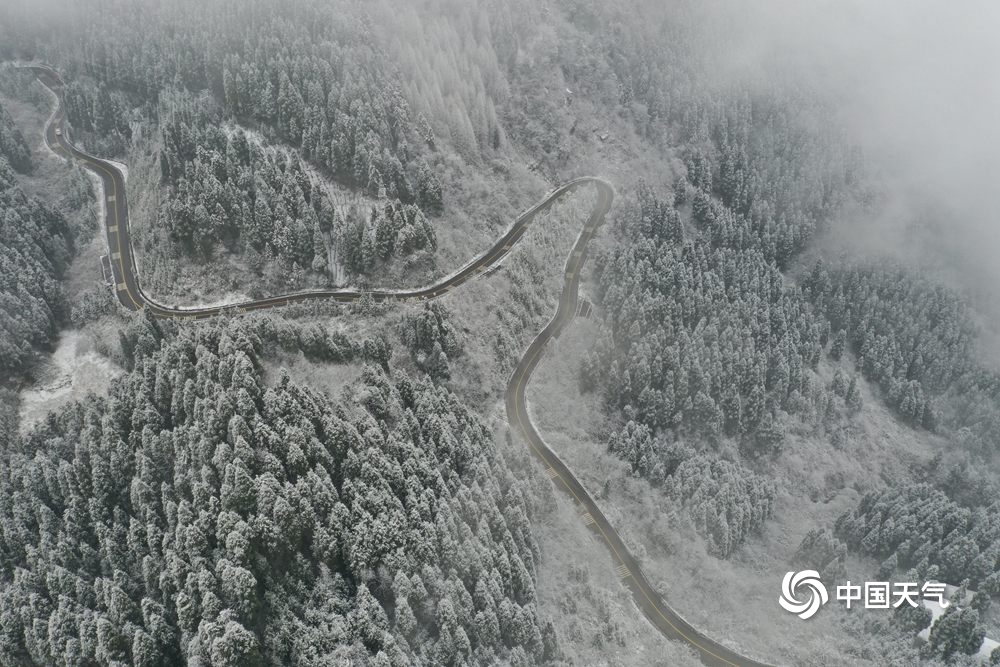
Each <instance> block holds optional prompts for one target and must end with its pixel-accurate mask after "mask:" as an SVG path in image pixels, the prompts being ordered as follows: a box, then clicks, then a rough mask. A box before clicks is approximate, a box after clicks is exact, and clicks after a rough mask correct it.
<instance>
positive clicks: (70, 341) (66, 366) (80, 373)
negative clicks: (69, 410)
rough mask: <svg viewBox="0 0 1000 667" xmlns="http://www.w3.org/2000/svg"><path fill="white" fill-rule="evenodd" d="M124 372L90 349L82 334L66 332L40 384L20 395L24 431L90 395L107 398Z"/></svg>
mask: <svg viewBox="0 0 1000 667" xmlns="http://www.w3.org/2000/svg"><path fill="white" fill-rule="evenodd" d="M120 372H121V371H120V370H119V369H118V368H117V367H116V366H115V365H114V364H112V363H111V362H110V361H108V360H107V359H106V358H105V357H102V356H100V355H99V354H97V353H96V352H94V351H93V350H92V349H91V346H90V340H89V339H88V338H87V337H86V336H82V335H81V334H80V332H79V331H72V330H71V331H65V332H63V334H62V335H61V336H60V337H59V342H58V343H57V345H56V350H55V352H53V353H52V356H51V357H50V359H49V360H48V361H47V362H46V364H45V367H44V368H43V369H42V370H41V372H40V373H39V380H38V381H37V382H36V383H35V384H34V385H33V386H31V387H28V388H27V389H25V390H24V391H22V392H21V415H20V416H21V431H22V432H24V431H27V430H28V429H29V428H31V426H33V425H34V424H36V423H38V422H39V421H41V420H42V419H44V417H45V415H47V414H48V413H49V412H53V411H58V410H59V409H60V408H62V407H64V406H65V405H66V404H68V403H69V402H71V401H73V400H76V399H79V398H82V397H83V396H85V395H87V394H88V393H94V394H98V395H105V394H107V392H108V387H109V386H110V384H111V380H112V379H113V378H114V377H116V376H117V375H118V374H119V373H120Z"/></svg>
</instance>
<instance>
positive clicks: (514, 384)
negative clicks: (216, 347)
mask: <svg viewBox="0 0 1000 667" xmlns="http://www.w3.org/2000/svg"><path fill="white" fill-rule="evenodd" d="M29 68H30V69H31V70H32V71H33V72H34V73H35V74H36V76H37V77H38V78H39V80H40V81H41V82H42V83H43V84H44V85H45V86H46V87H48V88H49V89H50V90H51V91H52V92H53V93H55V95H56V98H57V99H58V105H57V107H56V110H55V112H54V113H53V115H52V118H51V119H50V121H49V123H48V124H47V125H46V127H45V141H46V143H47V144H48V145H49V147H50V148H51V149H52V150H53V151H55V152H57V153H59V154H61V155H63V156H66V157H67V158H71V159H76V160H79V161H80V162H82V163H83V164H84V165H85V166H86V167H87V168H88V169H90V170H91V171H93V172H94V173H95V174H97V175H98V176H99V177H100V178H101V181H102V182H103V185H104V190H103V192H104V197H105V202H106V215H105V233H106V234H107V241H108V248H109V250H110V253H111V254H110V259H111V266H112V273H113V275H114V286H113V289H114V290H115V293H116V294H117V297H118V301H119V302H120V303H121V305H122V306H123V307H124V308H127V309H128V310H133V311H137V310H142V309H148V310H149V311H150V312H151V313H152V314H153V315H155V316H156V317H164V318H182V319H200V318H207V317H212V316H214V315H218V314H220V313H223V312H231V313H242V312H247V311H251V310H262V309H265V308H273V307H277V306H284V305H289V304H293V303H302V302H305V301H310V300H316V299H325V300H330V301H334V302H338V303H352V302H355V301H358V300H359V299H361V298H362V297H363V296H368V297H370V298H372V299H373V300H374V301H375V302H405V301H412V300H429V299H436V298H439V297H441V296H443V295H444V294H446V293H448V292H449V291H451V290H452V289H454V288H456V287H458V286H460V285H462V284H463V283H464V282H466V281H467V280H470V279H472V278H474V277H476V276H477V275H479V274H481V273H484V272H486V271H487V270H489V269H490V268H491V267H493V266H495V265H496V264H497V263H498V262H499V261H500V260H502V259H503V258H504V257H505V256H506V255H507V254H508V253H509V252H510V250H511V248H512V247H513V245H514V244H515V243H516V242H517V241H518V240H519V239H520V238H521V236H522V235H523V234H524V232H525V230H526V229H527V227H528V225H530V224H531V223H532V221H533V220H534V218H535V216H536V215H538V214H539V213H541V212H543V211H545V210H546V209H547V208H549V207H550V206H551V205H552V204H553V202H555V201H556V200H558V199H559V198H561V197H562V196H563V195H565V194H567V193H568V192H570V191H572V190H575V189H576V188H579V187H582V186H585V185H593V186H595V187H596V188H597V192H598V199H597V203H596V205H595V206H594V209H593V211H592V212H591V214H590V217H589V218H588V220H587V223H586V225H585V226H584V228H583V230H582V232H581V233H580V236H579V237H578V238H577V241H576V243H575V245H574V246H573V250H572V252H571V253H570V256H569V258H568V259H567V261H566V267H565V273H564V284H563V289H562V293H561V294H560V296H559V307H558V309H557V311H556V313H555V315H554V316H553V317H552V319H551V320H550V321H549V323H548V324H547V325H546V326H545V328H544V329H542V331H541V332H540V333H539V334H538V335H537V336H536V337H535V339H534V340H533V341H531V344H530V345H529V346H528V349H527V351H526V352H525V354H524V356H523V357H522V358H521V360H520V361H519V362H518V364H517V367H516V368H515V369H514V372H513V374H512V375H511V378H510V381H509V383H508V385H507V390H506V395H505V400H506V407H507V417H508V420H509V421H510V423H511V424H512V425H513V426H514V427H515V428H516V429H517V430H518V431H520V433H521V434H522V436H523V437H524V439H525V440H526V441H527V443H528V446H529V448H530V449H531V451H532V453H533V454H534V455H535V456H536V457H538V458H539V459H540V460H541V462H542V464H543V465H544V466H545V471H546V474H547V475H548V476H549V477H550V478H551V479H552V481H553V482H554V483H555V484H556V485H557V486H558V485H562V486H563V487H564V488H565V489H566V491H567V492H568V493H569V494H570V496H572V498H573V499H574V501H575V502H576V503H577V505H578V508H579V510H580V515H581V517H582V520H583V521H584V523H585V524H586V525H587V526H589V527H590V529H591V530H592V531H594V532H595V533H596V534H597V535H598V536H599V537H600V538H601V539H603V540H604V542H605V543H606V544H607V546H608V549H609V550H610V552H611V555H612V557H613V559H614V564H615V566H616V568H617V572H618V575H619V577H620V578H621V579H622V581H623V582H624V583H625V584H626V585H627V586H628V587H629V589H630V590H631V591H632V596H633V598H634V599H635V602H636V604H637V605H638V606H639V608H640V609H641V610H642V611H643V613H644V614H645V615H646V617H647V618H648V619H649V621H650V622H651V623H652V624H653V625H654V626H655V627H656V628H657V629H658V630H659V631H660V632H661V633H663V634H664V635H665V636H666V637H668V638H670V639H672V640H677V641H681V642H684V643H686V644H687V645H689V646H690V647H691V648H693V649H694V651H695V652H696V653H697V654H698V656H699V657H700V658H701V661H702V663H704V664H705V665H708V666H709V667H767V665H766V664H765V663H761V662H757V661H756V660H753V659H750V658H747V657H744V656H742V655H740V654H739V653H736V652H735V651H733V650H732V649H729V648H727V647H725V646H723V645H722V644H720V643H718V642H717V641H715V640H713V639H711V638H709V637H707V636H706V635H704V634H703V633H702V632H700V631H698V630H697V629H696V628H694V627H693V626H692V625H691V624H690V623H688V622H687V621H685V620H684V619H683V618H681V617H680V615H678V614H677V612H675V611H674V610H673V609H671V608H670V607H669V606H668V605H667V603H666V602H665V601H664V599H663V597H662V596H661V595H660V594H659V593H658V592H657V591H656V590H655V589H654V588H653V586H652V585H651V584H650V583H649V580H648V579H647V578H646V575H645V574H644V573H643V572H642V568H641V567H640V565H639V562H638V561H637V560H636V558H635V557H634V556H633V555H632V554H631V552H630V551H629V550H628V548H627V547H626V546H625V543H624V542H623V541H622V539H621V537H619V535H618V533H617V531H615V529H614V528H613V527H612V526H611V523H610V522H609V521H608V519H607V517H605V516H604V513H603V512H601V510H600V508H599V507H598V506H597V503H596V502H595V501H594V499H593V498H592V497H591V495H590V494H589V493H588V492H587V490H586V489H585V488H584V487H583V485H582V484H581V483H580V481H579V480H578V479H577V478H576V476H575V475H574V474H573V472H572V471H571V470H570V469H569V468H568V467H567V466H566V464H565V463H563V462H562V460H560V458H559V457H558V456H557V455H556V453H555V452H553V451H552V450H551V449H550V448H549V446H548V445H546V444H545V441H544V440H542V437H541V436H540V435H539V434H538V431H537V430H536V429H535V426H534V424H532V422H531V419H530V417H529V415H528V407H527V402H526V400H525V388H526V386H527V384H528V381H529V380H530V378H531V374H532V373H533V372H534V370H535V368H537V366H538V364H539V362H540V361H541V359H542V355H543V354H544V352H545V348H546V346H547V345H548V343H549V342H550V341H551V340H553V339H556V338H558V337H559V335H560V333H562V331H563V329H565V327H566V326H567V325H568V324H569V323H570V322H571V321H572V319H573V317H574V316H575V314H576V307H577V297H578V294H579V287H580V274H581V268H582V267H583V264H584V262H585V261H586V257H587V245H588V244H589V243H590V241H591V239H592V238H593V237H594V235H595V234H596V233H597V230H598V228H599V227H600V226H601V225H602V224H603V223H604V217H605V215H606V214H607V212H608V210H609V209H610V208H611V203H612V201H613V199H614V188H612V186H611V184H610V183H608V182H607V181H605V180H603V179H600V178H596V177H584V178H578V179H575V180H573V181H570V182H568V183H566V184H564V185H561V186H559V187H558V188H556V189H554V190H552V191H551V192H549V193H548V194H547V195H546V196H545V197H544V198H543V199H542V200H541V201H540V202H538V203H537V204H535V205H534V206H532V207H531V208H529V209H528V210H527V211H525V212H524V213H522V214H521V215H520V216H519V217H518V218H517V220H516V221H515V222H514V224H513V225H512V226H511V228H510V229H509V230H508V231H507V232H506V233H505V234H504V235H503V236H502V237H501V238H500V239H499V240H498V241H497V242H496V243H495V244H494V245H493V246H492V247H491V248H490V249H489V250H487V251H486V252H484V253H482V254H481V255H479V256H478V257H476V258H475V259H473V260H472V261H471V262H469V263H468V264H466V265H465V266H464V267H463V268H462V269H460V270H459V271H457V272H456V273H454V274H453V275H451V276H449V277H447V278H444V279H443V280H441V281H439V282H437V283H435V284H433V285H430V286H427V287H421V288H417V289H411V290H398V291H390V290H354V289H335V290H313V291H303V292H294V293H290V294H284V295H280V296H275V297H268V298H265V299H257V300H253V301H245V302H239V303H233V304H229V305H225V306H213V307H204V308H176V307H170V306H164V305H162V304H159V303H157V302H156V301H154V300H153V299H151V298H150V297H149V296H148V295H146V294H145V293H144V292H143V291H142V287H141V286H140V284H139V278H138V275H137V274H138V272H137V270H136V265H135V257H134V254H133V252H132V244H131V239H130V236H129V224H128V203H127V201H126V197H125V178H124V175H123V174H122V172H121V170H120V169H119V168H118V167H117V166H115V165H114V164H113V163H111V162H108V161H106V160H102V159H100V158H97V157H94V156H92V155H89V154H87V153H86V152H84V151H82V150H80V149H79V148H77V147H76V146H74V145H73V144H72V143H71V142H70V141H69V139H68V138H67V131H66V129H67V127H66V113H65V109H64V106H63V98H62V87H63V82H62V79H61V78H60V76H59V74H58V73H57V72H56V71H55V70H53V69H52V68H50V67H48V66H44V65H33V66H30V67H29Z"/></svg>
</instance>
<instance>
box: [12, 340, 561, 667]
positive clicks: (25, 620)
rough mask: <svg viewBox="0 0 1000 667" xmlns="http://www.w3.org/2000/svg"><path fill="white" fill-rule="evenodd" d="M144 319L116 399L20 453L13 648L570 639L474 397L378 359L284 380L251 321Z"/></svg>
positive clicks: (374, 647)
mask: <svg viewBox="0 0 1000 667" xmlns="http://www.w3.org/2000/svg"><path fill="white" fill-rule="evenodd" d="M138 326H139V329H140V332H139V335H138V338H139V339H142V340H145V341H146V342H145V343H144V344H142V345H139V346H137V347H136V353H135V357H134V369H133V370H132V371H131V372H130V373H128V374H126V375H125V376H124V377H123V378H122V379H121V380H120V381H119V382H117V383H116V385H115V386H114V388H113V389H112V391H111V394H110V396H109V397H108V398H107V399H96V398H90V399H88V400H86V401H84V402H82V403H78V404H75V405H73V406H72V407H70V408H69V409H67V410H65V411H64V412H63V413H62V414H61V415H58V416H56V415H52V416H50V418H49V419H48V420H47V421H46V422H45V423H43V424H42V425H40V426H39V427H37V428H36V429H35V430H34V431H32V432H31V433H30V434H28V435H27V436H26V438H25V439H24V442H23V443H21V444H20V445H15V446H14V448H13V451H11V452H10V453H9V455H7V456H5V457H4V459H3V462H2V463H0V487H2V488H3V489H4V493H2V494H0V576H2V577H3V578H4V581H3V585H2V586H0V597H2V600H0V609H2V612H0V655H2V656H3V657H2V660H3V662H13V663H31V664H40V665H42V664H44V665H49V664H62V663H64V662H79V661H84V662H97V663H100V664H116V663H122V664H125V663H127V664H136V665H158V664H174V663H181V662H185V661H196V662H200V663H201V664H211V665H233V666H234V667H235V666H236V665H241V666H242V665H254V664H275V663H277V664H304V665H321V664H328V663H329V662H330V661H339V660H348V661H353V660H364V661H367V660H373V661H374V664H394V665H395V664H414V663H423V664H441V665H460V664H493V663H494V662H495V661H496V660H498V659H503V657H504V656H511V655H512V654H513V653H516V654H517V655H518V656H520V657H519V658H518V660H520V661H522V662H525V661H526V662H527V663H529V664H530V663H534V662H536V661H540V660H542V659H543V658H546V657H551V656H552V655H553V651H554V650H555V647H554V645H552V644H551V632H547V633H545V636H546V637H548V639H544V638H543V633H542V625H543V624H542V621H541V620H540V619H539V618H538V615H537V612H536V611H535V593H534V586H535V584H534V576H535V575H534V572H535V562H536V558H537V547H536V546H535V543H534V538H533V536H532V534H531V532H530V530H529V525H528V517H527V506H526V504H525V500H524V497H523V495H522V490H521V485H520V483H519V482H517V481H516V480H514V479H513V477H512V476H511V474H510V472H509V471H508V469H507V467H506V465H505V464H504V462H503V459H502V458H501V457H500V455H499V454H498V453H497V451H496V449H495V447H494V444H493V442H492V440H491V435H490V433H489V431H488V430H487V429H486V427H485V426H484V424H483V423H482V422H481V420H480V419H479V418H477V417H476V416H475V415H474V414H472V413H471V412H470V411H469V410H468V409H467V408H466V407H464V406H463V405H462V404H461V402H460V401H459V400H458V399H457V397H455V396H454V395H452V394H450V393H449V392H448V391H447V390H445V389H442V388H439V387H436V386H435V385H433V384H431V383H430V382H429V381H426V380H425V381H420V382H414V381H412V380H410V379H409V378H407V377H405V376H394V375H389V374H387V373H386V371H385V370H384V369H383V368H382V367H381V366H376V365H369V366H367V367H366V368H365V371H364V373H363V376H362V378H361V379H360V380H359V382H358V383H357V385H356V387H355V388H354V390H353V393H354V396H355V397H356V400H357V403H356V404H355V403H342V404H331V403H330V402H329V401H328V400H327V399H326V398H324V397H322V396H321V395H319V394H317V393H316V392H314V391H311V390H310V389H308V388H306V387H302V386H299V385H297V384H295V383H294V382H291V381H290V380H289V379H288V377H287V376H283V377H281V378H280V379H279V380H278V381H277V382H276V383H275V384H273V385H269V384H267V383H266V382H265V380H264V377H263V374H262V370H261V359H260V356H259V355H260V347H261V341H260V339H259V338H257V336H256V335H254V333H253V332H252V327H250V328H249V331H248V327H245V326H242V324H240V325H235V324H234V325H229V324H226V323H225V322H221V323H220V324H218V325H208V326H199V327H197V328H185V329H182V330H180V331H179V332H178V333H172V332H171V331H168V330H166V329H163V328H161V327H158V326H157V325H155V324H153V323H152V322H151V321H147V323H146V324H143V323H142V320H140V321H139V323H138ZM264 330H265V331H266V330H267V329H266V328H265V329H264Z"/></svg>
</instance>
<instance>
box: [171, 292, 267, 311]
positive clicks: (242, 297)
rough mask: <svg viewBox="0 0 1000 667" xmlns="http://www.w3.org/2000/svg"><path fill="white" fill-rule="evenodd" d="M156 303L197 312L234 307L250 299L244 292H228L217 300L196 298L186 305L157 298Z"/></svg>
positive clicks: (188, 301) (186, 302)
mask: <svg viewBox="0 0 1000 667" xmlns="http://www.w3.org/2000/svg"><path fill="white" fill-rule="evenodd" d="M154 299H155V301H156V302H157V303H158V304H160V305H161V306H168V307H170V308H177V309H178V310H197V309H199V308H219V307H221V306H233V305H236V304H238V303H243V302H245V301H250V297H249V296H247V295H246V294H244V293H243V292H226V293H225V294H223V295H222V296H220V297H219V298H217V299H210V300H204V301H201V300H199V299H198V298H197V297H196V296H195V297H194V298H192V299H189V300H185V301H184V303H177V302H173V303H169V302H167V301H164V300H162V299H157V298H155V297H154Z"/></svg>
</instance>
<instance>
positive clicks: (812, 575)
mask: <svg viewBox="0 0 1000 667" xmlns="http://www.w3.org/2000/svg"><path fill="white" fill-rule="evenodd" d="M800 587H801V588H802V589H808V590H803V591H802V593H803V596H804V597H803V599H801V600H800V599H799V597H798V593H799V592H800V591H799V588H800ZM829 599H830V596H829V595H828V594H827V592H826V586H824V585H823V582H822V581H820V579H819V572H817V571H816V570H802V571H801V572H789V573H787V574H786V575H785V578H784V579H783V580H782V581H781V597H779V598H778V604H780V605H781V608H782V609H784V610H785V611H790V612H792V613H793V614H797V615H798V617H799V618H801V619H803V620H804V619H807V618H812V616H813V614H815V613H816V612H817V611H819V608H820V607H822V606H823V605H825V604H826V602H827V600H829Z"/></svg>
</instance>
